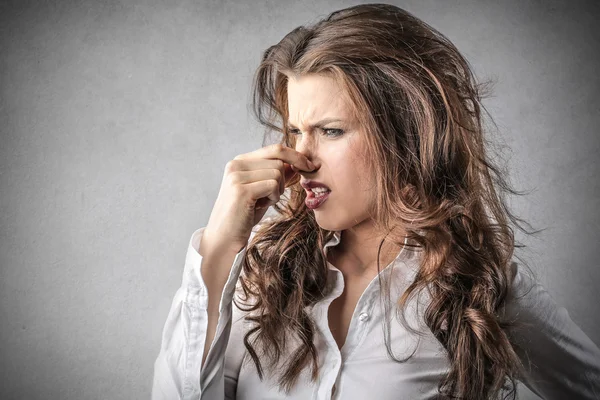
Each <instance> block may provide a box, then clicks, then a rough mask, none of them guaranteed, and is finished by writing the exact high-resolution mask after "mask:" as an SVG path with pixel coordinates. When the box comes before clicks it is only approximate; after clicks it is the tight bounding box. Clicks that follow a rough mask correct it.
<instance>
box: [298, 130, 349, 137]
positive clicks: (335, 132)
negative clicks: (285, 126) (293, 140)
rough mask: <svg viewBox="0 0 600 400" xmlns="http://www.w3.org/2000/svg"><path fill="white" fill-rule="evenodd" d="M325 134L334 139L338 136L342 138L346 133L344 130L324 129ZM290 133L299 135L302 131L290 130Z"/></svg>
mask: <svg viewBox="0 0 600 400" xmlns="http://www.w3.org/2000/svg"><path fill="white" fill-rule="evenodd" d="M323 132H325V134H326V135H327V136H332V137H337V136H342V135H343V134H344V131H343V130H342V129H333V128H330V129H327V128H325V129H323ZM289 133H291V134H292V135H297V134H299V133H300V129H290V130H289Z"/></svg>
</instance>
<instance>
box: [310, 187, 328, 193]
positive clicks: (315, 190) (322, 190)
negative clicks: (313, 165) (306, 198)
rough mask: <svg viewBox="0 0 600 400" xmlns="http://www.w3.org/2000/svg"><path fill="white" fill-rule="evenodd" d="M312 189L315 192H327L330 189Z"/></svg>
mask: <svg viewBox="0 0 600 400" xmlns="http://www.w3.org/2000/svg"><path fill="white" fill-rule="evenodd" d="M311 190H312V191H313V193H326V192H328V191H329V190H327V189H325V188H312V189H311Z"/></svg>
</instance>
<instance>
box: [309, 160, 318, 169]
mask: <svg viewBox="0 0 600 400" xmlns="http://www.w3.org/2000/svg"><path fill="white" fill-rule="evenodd" d="M308 166H309V167H310V169H315V168H316V167H315V164H313V163H312V162H310V161H309V162H308Z"/></svg>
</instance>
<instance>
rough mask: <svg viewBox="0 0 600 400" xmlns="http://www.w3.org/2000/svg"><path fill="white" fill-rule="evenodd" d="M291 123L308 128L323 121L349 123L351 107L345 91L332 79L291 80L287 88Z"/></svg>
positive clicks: (306, 77) (313, 77) (325, 77)
mask: <svg viewBox="0 0 600 400" xmlns="http://www.w3.org/2000/svg"><path fill="white" fill-rule="evenodd" d="M287 95H288V111H289V120H290V122H291V123H293V124H295V125H298V124H310V123H311V122H314V121H318V120H321V119H323V118H334V117H335V118H340V119H348V118H349V117H350V115H351V109H350V106H351V103H350V100H349V98H348V95H347V93H346V92H345V90H344V89H343V88H342V87H341V86H340V85H339V84H338V83H337V81H336V80H335V79H333V78H331V77H328V76H323V75H315V74H312V75H303V76H299V77H290V78H289V80H288V84H287Z"/></svg>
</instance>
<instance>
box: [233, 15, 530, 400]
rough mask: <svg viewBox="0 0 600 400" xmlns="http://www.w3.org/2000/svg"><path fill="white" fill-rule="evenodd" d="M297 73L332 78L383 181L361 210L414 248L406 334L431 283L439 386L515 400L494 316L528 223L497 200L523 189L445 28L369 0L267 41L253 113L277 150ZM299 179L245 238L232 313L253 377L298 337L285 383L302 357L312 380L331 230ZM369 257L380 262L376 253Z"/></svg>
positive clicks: (508, 358) (512, 355) (429, 313)
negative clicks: (510, 175)
mask: <svg viewBox="0 0 600 400" xmlns="http://www.w3.org/2000/svg"><path fill="white" fill-rule="evenodd" d="M304 74H321V75H325V76H330V77H332V78H334V79H336V81H337V82H338V83H339V84H340V85H341V86H342V87H343V88H344V89H345V90H346V92H347V93H348V95H349V97H350V99H351V100H352V107H353V110H352V111H353V113H354V115H355V117H356V119H357V120H358V121H360V125H361V128H362V132H364V134H365V135H366V140H367V144H366V148H365V149H364V150H365V154H367V155H368V156H367V157H366V160H367V161H368V163H369V165H368V166H369V167H371V168H372V170H373V171H375V173H376V174H377V176H380V177H382V179H378V180H377V187H376V188H375V190H376V194H377V201H376V205H375V206H374V209H373V210H371V211H372V214H371V215H372V216H373V221H374V224H375V227H376V229H377V232H380V233H382V234H384V235H386V236H385V237H386V239H387V240H391V241H393V242H394V243H397V244H403V243H405V241H404V239H405V237H407V242H408V243H412V246H413V247H414V248H415V249H416V250H418V251H419V252H420V253H421V254H422V257H421V258H420V265H419V269H418V271H417V273H416V275H415V279H414V281H413V282H412V283H411V285H410V286H409V287H408V289H407V290H406V291H405V292H404V293H403V294H402V296H401V297H400V299H398V300H397V305H398V306H399V307H398V310H399V315H400V317H401V321H402V323H403V324H405V326H406V327H407V329H409V330H411V331H413V332H416V331H415V330H414V329H412V328H411V327H409V326H407V324H406V320H405V319H404V316H403V312H404V308H405V306H406V303H407V302H408V300H409V299H410V298H411V297H413V296H415V295H416V294H418V292H420V291H421V290H423V289H426V290H427V291H428V293H429V296H430V298H431V301H430V303H429V305H428V307H427V309H426V310H425V313H424V321H425V323H426V325H427V326H428V328H429V329H430V330H431V332H432V333H433V334H434V335H435V337H436V338H437V339H438V340H439V341H440V342H441V343H442V344H443V345H444V347H445V348H446V350H447V353H448V358H449V362H450V370H449V373H448V375H447V376H446V377H445V379H443V381H442V382H440V384H439V391H440V393H441V394H442V395H444V396H446V397H451V398H461V399H484V398H496V397H497V396H499V395H500V394H501V392H502V391H503V390H507V391H508V392H509V395H510V394H512V395H513V396H514V395H515V393H516V390H515V389H516V382H515V379H517V378H518V377H519V376H520V373H521V371H522V368H523V366H522V364H521V363H520V360H519V357H518V356H517V353H516V352H515V349H514V348H513V346H512V345H511V343H510V341H509V337H508V336H507V334H506V332H505V328H506V327H508V326H509V325H508V322H506V321H501V320H500V318H499V317H498V312H499V309H500V307H501V306H502V304H503V302H504V299H505V298H506V297H507V295H508V293H509V289H510V285H511V274H510V262H511V259H512V257H513V253H514V249H515V247H522V245H520V244H518V243H517V242H516V241H515V238H514V234H513V229H512V228H511V226H510V224H511V223H512V224H514V225H515V226H517V227H518V228H519V229H521V230H523V231H524V232H526V233H530V234H531V233H532V232H529V231H527V230H526V229H525V228H523V226H522V224H527V223H526V222H525V221H523V220H522V219H520V218H518V217H516V216H515V215H514V214H512V213H511V211H510V210H509V209H508V207H507V205H506V199H505V194H507V193H510V194H513V195H514V194H522V192H517V191H516V190H514V189H513V188H512V187H511V186H510V184H509V183H508V180H507V178H505V176H504V175H505V172H504V171H503V170H502V169H501V168H500V167H498V166H497V165H495V164H494V163H493V162H492V159H491V157H490V156H489V155H488V150H487V148H488V146H490V142H489V141H488V140H487V139H486V138H485V137H484V133H485V131H486V129H485V127H484V124H483V116H482V109H483V110H485V108H484V107H483V105H482V104H481V100H482V99H483V98H484V97H485V96H486V91H487V89H488V86H489V82H486V83H483V84H482V83H478V82H476V80H475V78H474V75H473V73H472V71H471V68H470V66H469V64H468V62H467V61H466V60H465V59H464V57H463V56H462V55H461V54H460V52H459V51H458V50H457V48H456V47H455V46H454V45H453V44H452V43H451V42H450V40H449V39H448V38H446V37H445V36H444V35H442V34H441V33H439V32H438V31H437V30H435V29H434V28H432V27H431V26H429V25H428V24H426V23H425V22H423V21H421V20H420V19H418V18H416V17H415V16H413V15H412V14H410V13H408V12H407V11H405V10H403V9H401V8H398V7H395V6H392V5H386V4H367V5H359V6H355V7H350V8H347V9H344V10H340V11H337V12H333V13H331V14H330V15H329V16H328V17H327V18H325V19H323V20H321V21H319V22H317V23H315V24H313V25H311V26H308V27H306V26H300V27H298V28H296V29H294V30H293V31H291V32H290V33H289V34H287V35H286V36H285V37H284V38H283V39H282V40H281V41H280V42H279V43H277V44H276V45H273V46H271V47H269V48H268V49H267V50H266V51H265V52H264V54H263V58H262V62H261V64H260V65H259V67H258V70H257V72H256V75H255V79H254V84H253V96H254V97H253V107H254V112H255V114H256V116H257V118H258V120H259V121H260V123H261V124H263V125H264V126H265V127H266V130H267V133H270V132H278V133H279V134H281V138H280V143H281V144H284V145H286V146H289V147H294V145H295V137H294V136H293V135H290V134H289V133H288V127H287V117H288V115H287V113H288V110H287V93H286V90H287V80H288V78H289V77H290V76H295V75H304ZM486 113H487V111H486ZM265 137H266V136H265ZM298 182H299V177H296V178H295V179H294V181H292V182H291V183H290V185H289V189H290V191H289V193H290V195H289V197H287V196H285V195H284V196H282V198H281V200H280V202H279V203H278V204H275V205H274V209H275V210H276V211H277V213H278V216H277V217H276V218H274V219H273V220H272V221H270V222H269V223H266V224H265V225H264V226H263V227H262V229H260V230H259V232H258V233H257V234H256V236H255V237H254V238H253V240H252V241H251V243H249V245H248V248H247V251H246V254H245V257H244V262H243V273H242V275H241V277H240V283H241V287H242V289H243V292H244V299H243V301H244V302H248V301H249V300H250V299H252V304H250V305H249V304H248V303H246V305H245V307H247V308H245V309H244V308H243V306H242V305H241V304H238V302H237V301H236V305H237V306H238V307H240V308H242V309H244V310H245V311H255V312H253V313H249V314H247V315H246V320H247V321H250V322H251V326H252V328H251V329H249V331H248V332H247V333H246V335H245V337H244V344H245V346H246V348H247V350H248V353H249V355H250V356H251V357H252V360H253V361H254V364H255V366H256V368H257V371H258V374H259V377H260V378H261V379H263V373H264V371H263V364H262V363H261V361H263V362H266V363H267V365H268V366H269V367H272V366H274V365H276V364H278V363H279V361H280V359H281V358H282V355H283V354H285V351H286V349H288V348H287V347H286V344H289V343H290V342H291V338H295V339H297V340H298V342H299V344H300V345H299V346H297V347H296V348H295V349H294V351H292V352H291V354H289V355H287V356H286V357H285V358H286V360H287V363H285V367H284V368H280V369H278V371H279V372H280V374H279V380H278V383H279V385H280V387H282V388H284V389H285V391H286V392H289V390H290V389H291V388H292V387H293V386H294V384H295V383H296V382H297V379H298V377H299V375H300V373H301V372H302V371H303V370H304V369H305V368H306V367H308V366H309V364H310V363H311V362H312V375H311V379H313V380H315V379H316V378H317V376H318V362H317V360H318V354H317V351H316V349H315V346H314V344H313V339H314V336H315V332H316V329H315V325H314V322H313V320H312V319H311V317H310V314H309V310H308V307H311V306H312V305H314V304H315V303H317V302H319V301H320V300H321V299H323V297H324V296H325V295H326V294H327V288H328V284H329V282H328V274H327V271H328V269H327V263H326V261H327V260H326V257H325V254H324V252H323V250H322V249H323V246H324V245H325V243H327V241H329V240H330V239H331V238H332V235H333V234H334V232H332V231H326V230H324V229H322V228H320V227H319V225H318V224H317V223H316V220H315V218H314V214H313V212H311V211H310V210H309V209H307V207H306V206H305V205H304V199H305V192H304V190H303V189H302V188H301V187H300V186H299V184H298ZM527 225H528V226H529V224H527ZM398 226H401V227H402V229H401V230H400V231H401V232H402V235H400V234H399V233H397V232H396V230H395V228H396V227H398ZM534 233H535V232H534ZM384 240H385V239H384ZM381 244H383V241H382V242H381ZM381 244H380V248H379V249H380V250H381ZM409 246H410V244H409ZM377 261H378V268H379V254H378V260H377ZM380 279H381V278H380ZM381 287H383V288H385V285H383V286H381ZM388 294H389V292H388ZM416 333H418V332H416ZM386 346H387V349H388V352H389V353H390V356H391V357H392V358H393V359H394V360H395V361H397V362H402V361H404V360H398V359H396V358H395V357H394V356H393V355H392V354H391V350H390V344H389V329H388V335H386ZM507 383H510V385H508V386H507Z"/></svg>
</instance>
